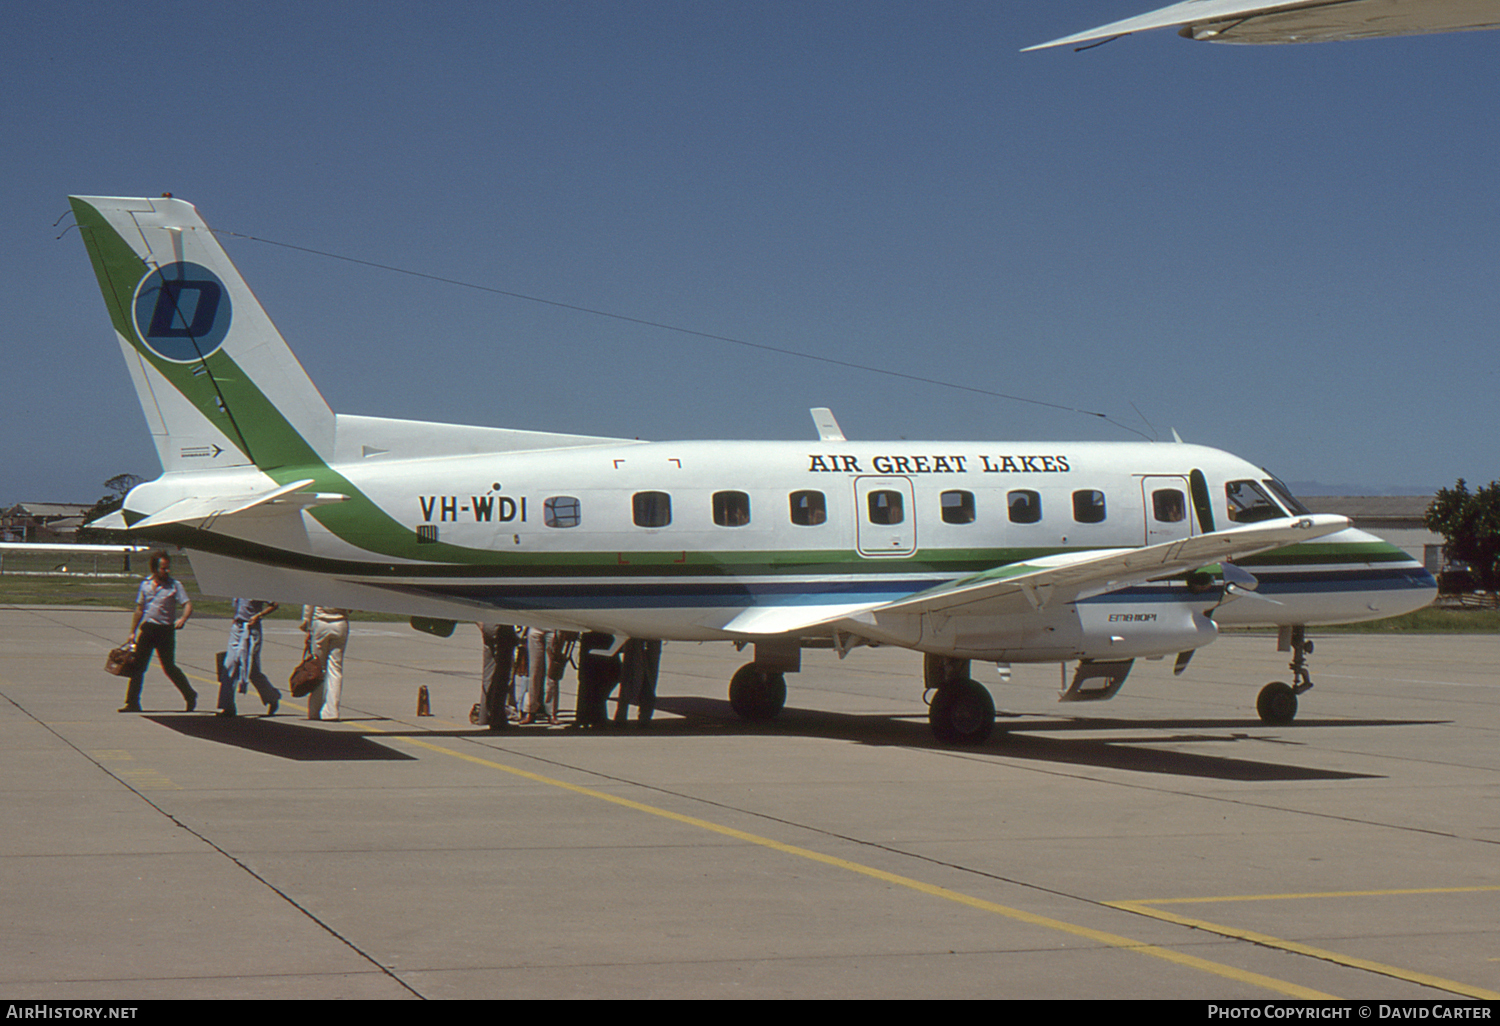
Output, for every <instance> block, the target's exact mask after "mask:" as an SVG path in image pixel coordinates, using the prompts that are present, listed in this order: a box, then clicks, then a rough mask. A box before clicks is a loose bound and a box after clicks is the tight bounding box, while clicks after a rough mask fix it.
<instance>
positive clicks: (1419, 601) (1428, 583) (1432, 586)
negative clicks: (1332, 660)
mask: <svg viewBox="0 0 1500 1026" xmlns="http://www.w3.org/2000/svg"><path fill="white" fill-rule="evenodd" d="M1349 533H1350V534H1351V535H1363V539H1361V540H1366V541H1365V544H1364V545H1363V546H1362V547H1363V548H1364V549H1365V552H1366V556H1365V559H1366V563H1365V566H1366V567H1367V573H1368V574H1369V575H1370V576H1369V580H1370V583H1371V584H1373V585H1375V587H1374V588H1372V589H1371V591H1370V592H1369V594H1368V595H1367V599H1368V601H1367V603H1366V604H1367V605H1368V607H1369V610H1370V612H1371V613H1372V614H1375V615H1377V616H1380V617H1387V616H1400V615H1401V614H1402V613H1411V612H1415V611H1416V610H1418V609H1422V608H1425V607H1426V606H1428V605H1431V604H1432V600H1433V599H1435V598H1437V590H1438V587H1437V579H1436V578H1434V577H1433V576H1432V574H1430V573H1428V571H1427V568H1426V567H1424V566H1423V565H1422V564H1421V562H1420V561H1418V560H1416V559H1414V558H1413V557H1412V556H1411V554H1410V553H1408V552H1407V551H1406V550H1404V549H1401V548H1398V547H1397V546H1395V545H1392V544H1391V543H1390V542H1388V541H1385V540H1384V539H1381V538H1377V537H1375V536H1374V535H1372V534H1365V533H1364V532H1362V531H1351V532H1349Z"/></svg>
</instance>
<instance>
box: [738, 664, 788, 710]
mask: <svg viewBox="0 0 1500 1026" xmlns="http://www.w3.org/2000/svg"><path fill="white" fill-rule="evenodd" d="M729 704H730V705H731V706H733V707H734V711H735V712H736V713H737V714H738V715H739V717H740V719H742V720H750V721H751V722H752V723H759V722H761V721H763V720H769V719H773V718H774V717H775V716H776V714H777V713H779V712H781V709H782V706H784V705H786V677H785V676H783V675H782V674H780V673H775V672H772V671H767V670H762V669H760V668H759V667H757V666H756V665H755V664H754V663H746V664H745V665H744V666H741V667H740V668H739V669H738V670H736V671H735V672H734V676H733V677H731V678H730V680H729Z"/></svg>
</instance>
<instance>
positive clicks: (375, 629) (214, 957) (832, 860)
mask: <svg viewBox="0 0 1500 1026" xmlns="http://www.w3.org/2000/svg"><path fill="white" fill-rule="evenodd" d="M128 626H129V613H128V612H125V611H109V610H80V609H68V608H58V607H44V608H0V767H3V771H0V812H3V817H4V823H5V830H4V832H3V837H0V894H3V897H4V900H3V904H4V911H3V929H0V995H4V996H5V997H7V998H13V999H18V1000H19V999H46V998H54V999H85V998H94V999H114V1000H140V999H152V998H416V997H422V998H501V997H505V998H509V997H524V998H571V997H592V998H646V997H663V998H694V997H696V998H781V997H787V998H936V997H946V998H1116V999H1118V998H1187V999H1199V1000H1203V999H1213V998H1217V999H1275V998H1298V997H1330V996H1331V997H1338V998H1346V999H1370V1000H1376V999H1379V1000H1399V999H1414V1000H1441V1001H1445V1002H1446V1001H1462V1000H1467V999H1476V998H1477V999H1482V1000H1490V1001H1493V1000H1495V999H1496V998H1497V997H1500V787H1497V784H1500V638H1496V637H1489V636H1483V637H1475V636H1469V637H1418V636H1371V635H1329V636H1326V637H1317V647H1316V652H1315V654H1314V656H1313V659H1312V670H1313V679H1314V681H1315V682H1316V683H1317V687H1316V688H1315V689H1314V690H1313V691H1311V692H1309V693H1308V694H1306V695H1304V696H1302V711H1301V714H1300V716H1299V718H1298V720H1297V722H1296V723H1295V724H1293V725H1291V726H1287V727H1270V726H1266V725H1264V724H1262V723H1260V722H1259V720H1257V719H1256V718H1255V714H1254V707H1255V696H1256V692H1257V691H1258V690H1259V688H1260V687H1261V686H1262V685H1263V684H1265V683H1266V682H1267V681H1269V680H1273V679H1287V677H1288V672H1287V669H1286V663H1287V656H1286V655H1285V654H1280V653H1277V652H1276V650H1275V639H1274V637H1266V636H1255V637H1248V636H1231V637H1226V638H1223V639H1220V640H1219V641H1218V642H1216V643H1215V644H1213V645H1212V646H1209V647H1208V648H1206V649H1203V650H1202V651H1200V652H1199V653H1198V654H1197V656H1196V658H1195V659H1194V660H1193V662H1192V664H1191V665H1190V666H1189V667H1188V669H1187V671H1186V672H1185V673H1184V674H1183V676H1181V677H1179V678H1174V677H1173V676H1172V675H1171V662H1170V661H1165V662H1156V663H1148V662H1138V663H1137V664H1136V668H1135V671H1134V672H1133V674H1132V676H1131V678H1130V680H1128V681H1127V682H1126V684H1125V687H1124V689H1123V690H1122V692H1121V693H1120V695H1119V696H1118V697H1117V698H1116V699H1114V700H1113V701H1111V702H1107V703H1097V704H1071V705H1059V704H1058V703H1057V702H1056V701H1055V698H1056V688H1057V686H1058V683H1059V673H1058V669H1057V667H1056V666H1055V665H1052V666H1035V667H1026V666H1018V667H1016V668H1015V671H1014V673H1013V675H1012V677H1011V679H1010V680H1009V681H1008V682H1004V681H1002V680H1001V679H1000V678H999V676H998V674H996V672H995V671H994V669H993V668H992V667H986V666H981V665H977V664H976V667H975V670H976V676H977V677H978V678H979V679H980V680H981V682H983V683H985V684H987V685H989V686H990V687H991V690H992V691H993V692H994V694H995V696H996V704H997V705H998V706H999V707H1000V708H1001V709H1002V719H1001V725H1002V727H1004V728H1006V730H1005V732H1004V733H999V732H997V735H996V737H995V738H994V739H993V740H992V741H991V742H990V743H988V744H987V745H985V746H983V747H981V748H976V749H961V748H947V747H944V746H941V745H938V744H936V743H935V742H934V741H933V740H932V738H931V735H930V733H929V731H928V728H927V724H926V709H925V706H924V705H923V702H922V693H921V688H920V684H919V680H920V658H919V657H917V656H914V655H912V654H911V653H907V652H901V651H895V650H868V649H865V650H859V651H856V652H854V653H852V654H851V655H850V656H849V657H848V658H847V659H845V660H842V661H840V660H839V659H837V658H836V657H835V656H834V655H833V654H832V653H830V652H809V653H807V654H806V656H805V659H804V665H803V672H802V673H801V674H799V675H796V676H790V677H788V685H789V692H790V693H789V698H788V705H787V709H786V710H785V712H784V713H783V714H782V716H781V717H780V718H779V719H778V720H777V721H776V722H774V723H772V724H768V725H746V724H743V723H741V722H739V721H738V720H737V719H736V718H735V716H734V714H733V713H732V712H731V710H730V708H729V704H728V701H727V699H726V697H725V691H726V686H727V681H728V679H729V676H730V674H731V673H732V672H733V671H734V669H735V667H736V666H738V665H739V664H740V663H741V662H743V661H745V657H744V656H743V655H740V654H737V653H735V652H734V650H733V649H732V648H731V647H730V646H727V645H701V646H700V645H688V644H668V645H667V646H666V648H665V652H664V655H663V660H662V673H661V682H660V689H659V691H660V695H661V696H662V697H661V700H660V704H659V709H658V712H657V716H656V719H655V721H654V722H653V723H652V724H651V726H650V727H649V728H645V729H643V728H639V727H637V726H635V725H634V724H632V725H630V726H629V727H625V728H622V729H618V730H610V731H602V732H588V733H576V732H571V731H566V730H560V729H545V728H535V727H532V728H519V727H512V728H511V729H509V730H507V731H505V732H502V733H498V734H489V733H486V732H482V731H480V730H479V729H477V728H474V727H471V726H469V723H468V711H469V708H470V706H471V705H472V704H473V703H474V702H475V701H476V700H477V695H478V671H479V663H480V644H479V632H478V630H477V629H475V628H474V627H472V626H469V625H461V626H460V627H459V629H458V631H457V633H456V634H455V635H454V636H453V637H452V638H449V639H446V640H444V639H438V638H434V637H431V636H428V635H423V634H419V633H417V632H415V631H412V630H411V629H410V628H408V627H406V626H405V625H403V624H360V623H356V624H355V626H354V629H353V634H352V637H351V639H350V642H349V648H348V654H347V657H346V661H345V681H346V683H345V691H344V713H345V719H344V720H342V721H341V722H338V723H322V722H309V721H307V720H306V719H304V718H302V716H304V715H305V709H302V708H298V707H297V706H298V705H299V703H296V702H294V701H292V700H290V699H287V700H285V701H284V702H283V705H282V709H281V713H280V714H279V715H277V716H276V717H275V718H265V717H263V716H261V715H260V713H261V711H262V710H261V706H260V705H259V703H258V702H257V701H256V698H255V695H254V694H253V692H252V693H251V694H250V695H247V696H243V697H241V698H240V700H239V704H240V711H241V714H242V715H241V716H240V717H239V718H237V719H233V720H230V719H221V718H217V717H214V716H213V715H212V712H213V705H214V694H215V685H214V683H213V682H212V679H211V678H212V666H213V653H214V652H215V651H217V650H219V649H220V648H222V647H223V643H224V639H225V636H226V635H227V628H228V625H227V623H226V622H225V621H222V620H218V621H215V620H207V619H196V620H194V621H193V622H191V623H190V624H189V625H188V626H187V628H186V629H185V630H184V631H183V632H182V633H181V634H180V635H179V641H178V653H179V663H180V664H181V665H182V666H183V668H184V670H186V671H187V673H188V674H189V677H190V678H191V679H192V681H193V684H194V687H196V688H197V689H198V691H199V694H200V696H201V698H200V701H199V711H198V712H197V713H194V714H185V713H183V712H182V711H181V700H180V699H179V697H178V696H177V693H176V691H175V689H173V688H172V686H171V685H170V684H169V683H168V682H167V680H166V678H165V677H164V676H163V675H162V673H161V671H160V669H159V668H157V667H153V668H152V669H151V671H150V672H149V673H148V675H147V677H146V686H145V696H144V701H143V704H144V706H145V709H146V712H145V713H143V714H134V715H133V714H120V713H116V712H115V709H116V708H118V707H119V706H120V705H121V704H122V697H123V695H124V689H125V682H124V681H123V680H120V679H118V678H114V677H108V676H106V675H105V674H104V672H103V669H102V667H103V664H104V659H105V654H106V653H107V651H108V650H109V649H110V648H111V647H113V646H114V645H116V644H118V643H119V641H120V639H121V638H122V637H123V636H124V634H125V632H126V629H127V628H128ZM1314 636H1315V637H1316V636H1317V635H1316V632H1314ZM300 647H301V635H300V634H299V633H298V632H297V631H296V630H295V628H294V626H293V625H291V624H289V623H287V622H286V621H279V622H278V621H272V622H271V623H270V625H269V628H268V631H267V637H266V650H265V662H266V666H267V672H268V673H269V675H270V676H271V677H272V679H273V680H275V681H277V683H278V684H280V682H282V681H284V680H285V679H286V676H287V674H288V673H289V672H290V670H291V668H292V665H293V664H294V663H295V661H296V659H297V658H298V655H299V652H300ZM422 685H426V686H427V688H428V689H429V691H430V693H431V696H432V702H431V704H432V712H433V715H432V716H431V717H418V716H417V715H416V709H417V690H418V688H419V687H420V686H422ZM572 690H573V681H572V679H571V677H570V679H569V680H568V681H566V682H565V684H564V701H563V705H564V709H565V710H568V711H571V709H572ZM611 708H613V706H611Z"/></svg>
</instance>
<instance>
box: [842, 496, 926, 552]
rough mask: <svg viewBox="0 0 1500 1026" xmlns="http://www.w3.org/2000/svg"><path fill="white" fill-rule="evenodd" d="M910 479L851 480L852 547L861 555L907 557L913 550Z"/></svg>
mask: <svg viewBox="0 0 1500 1026" xmlns="http://www.w3.org/2000/svg"><path fill="white" fill-rule="evenodd" d="M912 498H913V496H912V484H911V479H910V478H906V477H857V478H855V479H854V522H855V525H856V526H855V538H856V543H857V544H856V547H857V548H858V549H859V554H860V555H861V556H909V555H911V554H912V553H913V552H916V551H917V508H916V504H915V503H914V502H913V501H912Z"/></svg>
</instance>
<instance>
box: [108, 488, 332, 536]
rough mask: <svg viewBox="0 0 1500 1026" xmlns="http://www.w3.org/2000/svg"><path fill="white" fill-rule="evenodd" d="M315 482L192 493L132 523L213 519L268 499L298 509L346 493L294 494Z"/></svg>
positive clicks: (153, 524) (145, 524)
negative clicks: (237, 491) (243, 491)
mask: <svg viewBox="0 0 1500 1026" xmlns="http://www.w3.org/2000/svg"><path fill="white" fill-rule="evenodd" d="M312 483H313V479H312V478H310V477H309V478H306V479H304V480H301V481H293V482H292V483H291V484H289V485H283V486H282V487H280V488H275V489H272V490H271V491H266V492H255V493H251V494H246V495H205V496H189V497H188V498H185V499H178V500H177V501H176V502H173V503H170V504H168V505H166V506H163V507H162V508H161V509H159V510H157V511H156V512H155V513H153V514H151V515H150V516H149V517H146V518H145V519H144V520H137V521H136V522H135V523H133V524H131V525H130V527H131V528H134V529H139V528H145V527H160V526H161V525H162V524H182V523H186V522H187V521H189V520H213V519H217V518H219V517H228V516H233V515H234V514H236V513H243V512H245V511H246V510H249V509H254V508H255V507H257V506H263V505H265V504H266V503H271V502H280V503H283V504H287V505H290V506H293V507H296V508H298V509H300V508H302V507H305V506H320V505H323V504H324V503H328V502H342V501H343V500H344V496H342V495H323V494H320V493H305V494H301V495H294V494H293V493H294V492H300V491H301V490H302V489H304V488H306V487H307V486H308V485H310V484H312Z"/></svg>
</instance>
